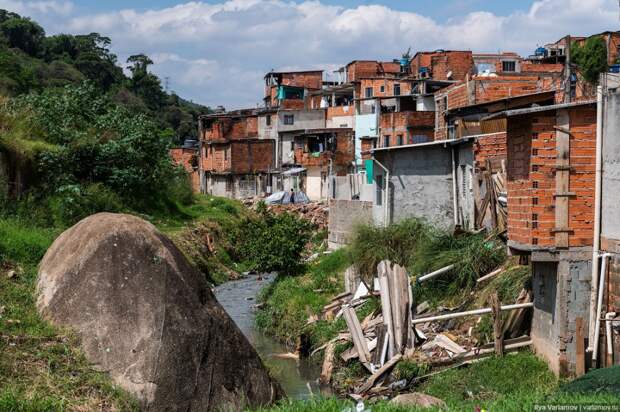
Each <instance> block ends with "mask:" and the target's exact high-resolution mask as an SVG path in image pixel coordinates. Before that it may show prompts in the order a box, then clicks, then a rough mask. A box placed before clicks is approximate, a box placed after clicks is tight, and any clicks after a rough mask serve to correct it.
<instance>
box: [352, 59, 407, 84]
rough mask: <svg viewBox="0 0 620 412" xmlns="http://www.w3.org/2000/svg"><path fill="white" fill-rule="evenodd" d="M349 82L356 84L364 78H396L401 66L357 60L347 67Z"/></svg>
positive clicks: (391, 63)
mask: <svg viewBox="0 0 620 412" xmlns="http://www.w3.org/2000/svg"><path fill="white" fill-rule="evenodd" d="M346 70H347V81H348V82H356V81H359V80H360V79H361V78H363V77H376V76H383V75H388V76H395V75H397V74H399V73H400V64H399V63H394V62H379V61H376V60H355V61H353V62H351V63H349V64H348V65H347V68H346Z"/></svg>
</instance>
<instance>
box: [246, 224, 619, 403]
mask: <svg viewBox="0 0 620 412" xmlns="http://www.w3.org/2000/svg"><path fill="white" fill-rule="evenodd" d="M419 228H420V227H419V225H417V224H416V223H415V222H406V223H405V224H403V225H402V226H400V227H391V228H388V229H387V230H385V233H383V230H382V229H364V230H363V231H362V234H363V239H362V240H360V239H358V242H357V244H356V243H354V245H353V248H354V250H338V251H336V252H335V253H332V254H331V255H327V256H324V257H321V258H319V259H318V260H317V261H316V262H314V263H313V264H311V265H310V266H309V267H308V268H307V271H306V273H305V274H304V275H301V276H298V277H283V278H280V279H278V280H277V281H276V282H275V283H274V284H272V285H271V287H269V288H268V289H266V290H265V291H264V293H263V296H262V301H263V302H264V303H265V305H264V307H263V309H262V310H261V311H260V312H259V314H258V316H257V322H258V325H259V326H260V327H261V328H263V329H265V330H266V331H267V332H268V333H271V334H273V335H275V336H276V337H278V338H280V339H283V340H285V341H286V342H288V343H289V344H293V343H295V341H296V339H297V338H298V337H299V336H300V335H302V334H303V335H305V336H308V337H310V344H311V346H312V347H313V348H316V347H318V346H320V345H321V344H322V343H324V342H326V341H327V340H329V339H331V338H332V337H333V336H335V335H336V334H337V333H338V332H339V331H340V330H343V329H345V328H346V326H345V325H344V322H343V321H342V319H339V320H337V321H335V322H329V321H318V322H315V323H313V324H311V325H307V324H306V323H307V320H308V318H309V316H311V315H315V314H317V313H319V312H320V310H321V309H322V307H323V306H324V305H325V304H326V303H328V302H329V301H330V299H331V298H332V297H333V296H335V295H337V294H338V293H340V292H341V291H342V290H343V283H342V272H343V271H344V270H345V268H346V267H347V266H348V265H349V264H350V263H351V261H352V260H355V261H356V262H357V263H358V264H359V263H361V264H362V266H365V267H366V268H367V269H366V270H369V269H368V268H370V267H371V265H373V264H375V263H376V262H378V261H379V260H380V259H383V258H390V259H392V260H393V261H398V259H399V257H401V258H402V256H404V257H405V260H404V262H405V265H407V266H408V267H409V269H410V270H411V271H412V273H423V271H428V270H433V269H437V268H438V267H441V266H443V265H446V264H449V263H452V262H454V261H455V260H456V261H457V262H458V265H459V271H460V272H461V274H462V273H466V274H467V275H468V276H466V277H463V276H462V275H461V276H453V275H451V274H448V275H446V276H443V277H441V279H438V280H436V281H434V282H428V283H425V284H424V286H423V287H421V288H420V289H418V290H416V298H417V299H418V300H417V301H418V302H421V301H422V300H426V299H428V300H429V301H431V304H433V305H437V304H449V303H452V302H454V303H460V302H462V301H463V300H465V301H467V302H469V303H468V306H471V307H480V306H485V305H486V303H487V299H488V297H489V295H490V294H491V293H493V292H498V294H499V297H500V299H501V300H502V301H511V302H512V301H514V299H515V298H516V296H517V295H518V294H519V292H520V291H521V289H522V288H523V287H524V286H525V285H526V283H527V280H528V278H529V267H527V266H514V265H513V264H512V263H514V262H510V261H509V262H504V261H503V259H504V258H503V256H502V254H501V251H499V250H498V249H497V247H496V245H495V243H494V242H487V241H484V238H483V237H481V236H476V237H469V238H467V237H466V238H460V239H451V238H449V237H445V236H439V237H438V238H434V239H431V241H428V238H427V236H426V235H425V234H421V235H420V234H418V235H416V234H413V236H412V234H411V232H412V231H415V230H419ZM376 231H381V233H376ZM390 237H396V238H398V242H390V240H389V239H390ZM402 245H406V246H405V247H403V246H402ZM438 246H439V247H438ZM355 248H357V250H355ZM481 248H482V249H483V252H482V253H478V252H477V251H479V250H480V249H481ZM433 250H434V253H431V251H433ZM481 255H482V256H481ZM438 257H439V258H440V261H439V262H437V258H438ZM409 259H411V260H409ZM503 263H505V264H506V265H507V266H508V267H509V268H508V269H507V270H506V271H505V272H504V273H503V274H502V275H501V276H498V277H496V278H494V279H492V280H491V281H487V282H485V284H483V285H480V286H476V285H475V281H474V282H472V278H473V279H475V277H477V276H479V275H482V274H485V273H488V271H490V270H492V269H494V268H495V267H497V266H499V265H501V264H503ZM451 279H455V280H452V281H451ZM451 282H452V283H451ZM472 283H473V285H472ZM471 291H475V292H476V293H475V294H474V295H471V294H470V292H471ZM377 306H378V303H377V302H372V303H370V304H368V305H367V307H366V308H364V309H363V310H358V317H359V318H360V320H361V319H362V318H363V317H364V316H366V314H368V313H369V312H370V311H371V310H373V309H375V308H376V307H377ZM481 324H484V322H481ZM481 332H482V331H480V334H481V335H482V333H481ZM349 346H350V344H348V345H347V344H343V345H339V346H338V347H337V348H336V354H337V355H338V354H339V353H341V352H342V351H343V350H344V349H346V348H347V347H349ZM319 353H320V352H319ZM319 356H320V355H319ZM336 359H337V361H338V365H337V367H336V368H335V370H334V375H333V379H334V381H335V382H337V385H338V386H339V387H342V388H346V387H347V386H350V385H349V384H352V383H353V382H355V379H356V378H359V377H362V376H365V375H366V373H365V371H363V370H362V368H361V367H360V365H359V363H358V362H349V363H348V364H343V363H342V362H340V361H339V360H338V357H337V358H336ZM405 363H407V362H405ZM405 363H403V365H400V364H399V365H398V367H397V370H396V375H397V376H400V374H402V373H404V374H409V375H410V374H411V373H413V375H412V376H415V375H420V374H423V373H424V365H416V364H414V363H413V362H408V363H409V364H410V365H405ZM401 366H403V368H401ZM399 369H403V370H402V371H401V370H399ZM407 369H411V370H407ZM412 376H411V375H410V376H408V377H412ZM402 377H403V376H400V377H399V378H402ZM558 385H559V382H558V381H557V379H555V378H554V376H553V375H552V374H551V372H550V371H549V370H548V369H547V367H546V365H545V364H544V363H543V362H542V361H540V360H538V359H537V358H536V357H535V356H534V355H532V354H530V353H528V352H524V353H520V354H516V355H510V356H507V357H505V358H503V359H490V360H487V361H483V362H479V363H476V364H474V365H472V366H469V367H467V368H462V369H455V370H452V371H448V372H445V373H442V374H439V375H436V376H434V377H432V378H430V379H429V380H428V381H426V382H425V383H424V384H423V385H422V386H421V387H419V388H417V390H420V391H423V392H425V393H428V394H431V395H434V396H437V397H439V398H441V399H444V400H445V401H446V402H447V404H448V405H449V407H450V409H451V410H474V408H475V407H476V406H483V407H492V410H493V411H495V410H500V411H513V410H514V411H519V410H524V409H529V408H530V407H531V405H532V404H533V403H535V402H540V401H545V400H547V401H557V402H576V401H579V402H586V403H587V402H604V401H607V400H610V399H611V397H610V396H607V395H600V396H597V395H587V394H586V395H579V394H561V393H555V391H556V390H557V388H558ZM348 406H351V404H350V403H348V402H347V401H343V400H336V399H326V400H319V399H316V400H314V401H311V402H306V403H304V402H300V401H286V402H284V403H282V404H280V405H278V406H276V407H274V408H271V409H269V410H274V411H342V410H343V409H344V408H345V407H348ZM372 409H373V411H392V410H399V408H396V407H394V406H392V405H388V404H385V403H379V404H376V405H373V406H372ZM400 410H402V409H400Z"/></svg>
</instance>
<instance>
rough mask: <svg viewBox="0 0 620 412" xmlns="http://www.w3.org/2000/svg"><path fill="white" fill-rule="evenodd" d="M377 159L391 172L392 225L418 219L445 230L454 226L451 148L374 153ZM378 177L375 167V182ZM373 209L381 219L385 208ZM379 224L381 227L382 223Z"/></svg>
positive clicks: (417, 148)
mask: <svg viewBox="0 0 620 412" xmlns="http://www.w3.org/2000/svg"><path fill="white" fill-rule="evenodd" d="M375 158H376V159H377V160H378V161H379V162H381V163H382V164H383V165H385V167H387V168H388V169H389V170H390V171H391V172H390V173H391V175H390V182H389V185H390V189H389V191H390V199H389V200H388V205H389V214H390V216H391V221H392V222H398V221H400V220H403V219H406V218H409V217H419V218H423V219H426V220H428V221H429V222H431V223H433V224H436V225H438V226H440V227H442V228H446V229H450V228H453V227H454V217H453V216H454V214H453V209H454V206H453V202H452V154H451V148H450V147H449V146H448V147H444V146H443V145H429V146H418V147H409V148H401V149H394V150H387V151H380V152H376V153H375ZM378 175H381V176H383V171H382V170H381V168H379V167H377V168H375V181H376V180H377V177H378ZM374 208H375V209H376V210H375V213H376V216H377V217H380V216H382V213H383V212H382V210H383V206H377V205H375V207H374ZM376 223H377V224H381V223H382V220H379V221H377V222H376Z"/></svg>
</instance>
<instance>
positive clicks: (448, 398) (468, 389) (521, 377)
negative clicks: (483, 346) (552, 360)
mask: <svg viewBox="0 0 620 412" xmlns="http://www.w3.org/2000/svg"><path fill="white" fill-rule="evenodd" d="M588 375H589V374H588ZM588 375H586V377H587V376H588ZM612 378H617V377H616V376H615V375H614V376H613V377H612ZM559 385H560V382H558V380H557V379H556V378H555V377H554V376H553V374H552V373H551V372H550V371H549V370H548V369H547V366H546V364H545V363H544V362H542V361H541V360H539V359H538V358H536V357H535V356H534V355H533V354H531V353H529V352H521V353H517V354H513V355H508V356H506V357H504V358H490V359H487V360H484V361H481V362H478V363H475V364H472V365H470V366H468V367H463V368H461V369H453V370H450V371H446V372H444V373H442V374H439V375H435V376H434V377H431V378H429V380H428V381H426V382H425V383H423V384H422V385H421V386H420V387H418V388H416V390H417V391H419V392H423V393H426V394H429V395H432V396H435V397H437V398H440V399H442V400H444V401H445V402H446V404H447V406H448V410H451V411H474V410H475V409H476V407H480V408H481V409H483V410H488V411H493V412H502V411H505V412H519V411H528V410H532V408H533V405H534V404H537V403H539V404H540V403H546V404H550V403H553V404H580V405H587V404H599V405H600V404H607V405H617V404H618V397H617V394H613V393H612V392H611V391H610V392H607V393H595V392H594V391H590V392H587V391H586V392H582V393H579V392H572V393H569V392H566V391H565V390H562V389H560V390H558V388H559ZM618 385H619V384H618V383H616V388H617V386H618ZM616 390H617V389H616ZM351 407H354V405H353V403H351V402H350V401H347V400H338V399H335V398H331V399H314V400H311V401H310V402H304V401H284V402H282V403H280V404H279V405H276V406H274V407H271V408H266V409H264V410H263V412H267V411H271V412H306V411H308V412H310V411H312V412H341V411H343V410H344V409H345V408H351ZM366 407H367V409H372V411H375V412H397V411H398V412H399V411H406V410H407V411H411V410H425V411H429V410H433V409H414V408H410V407H407V408H403V407H397V406H394V405H392V404H389V403H387V402H378V403H374V404H369V405H366ZM435 410H437V409H435Z"/></svg>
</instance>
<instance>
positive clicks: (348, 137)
mask: <svg viewBox="0 0 620 412" xmlns="http://www.w3.org/2000/svg"><path fill="white" fill-rule="evenodd" d="M335 134H336V151H335V152H332V151H328V150H326V151H324V152H323V153H321V154H320V155H319V156H313V155H312V153H310V152H309V151H308V150H307V146H306V141H305V139H304V138H298V139H302V140H301V144H295V163H296V164H298V165H300V166H303V167H313V166H328V165H329V161H330V159H331V161H332V167H334V170H337V168H338V169H341V168H342V167H344V168H345V169H346V167H348V165H350V164H351V162H353V160H354V159H355V142H354V138H353V135H354V132H353V131H352V130H351V129H346V130H344V129H343V130H339V131H337V132H335Z"/></svg>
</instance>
